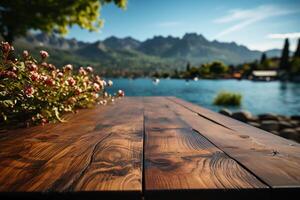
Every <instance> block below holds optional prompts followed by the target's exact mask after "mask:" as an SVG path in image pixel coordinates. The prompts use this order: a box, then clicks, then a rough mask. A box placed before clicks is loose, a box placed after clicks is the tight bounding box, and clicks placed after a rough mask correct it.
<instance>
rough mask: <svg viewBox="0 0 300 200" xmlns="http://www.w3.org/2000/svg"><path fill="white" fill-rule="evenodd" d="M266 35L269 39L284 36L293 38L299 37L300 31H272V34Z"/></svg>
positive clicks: (282, 37)
mask: <svg viewBox="0 0 300 200" xmlns="http://www.w3.org/2000/svg"><path fill="white" fill-rule="evenodd" d="M267 37H268V38H271V39H285V38H290V39H295V38H300V32H295V33H272V34H269V35H268V36H267Z"/></svg>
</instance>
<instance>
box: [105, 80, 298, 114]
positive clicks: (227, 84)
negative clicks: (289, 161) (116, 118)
mask: <svg viewBox="0 0 300 200" xmlns="http://www.w3.org/2000/svg"><path fill="white" fill-rule="evenodd" d="M112 80H113V81H114V86H113V87H112V88H111V89H110V92H115V91H116V90H117V89H118V88H119V89H122V90H124V91H125V94H126V96H176V97H179V98H182V99H185V100H187V101H190V102H193V103H195V104H198V105H201V106H204V107H206V108H209V109H212V110H215V111H218V110H220V109H221V108H222V106H221V107H220V106H215V105H213V104H212V102H213V99H214V97H215V96H216V95H217V93H218V92H219V91H222V90H227V91H233V92H239V93H241V94H242V95H243V101H242V106H241V107H228V108H229V109H230V110H242V109H245V110H249V111H251V112H252V113H254V114H259V113H266V112H272V113H277V114H284V115H296V114H297V115H300V84H299V83H297V84H296V83H281V82H252V81H248V80H242V81H238V80H199V81H185V80H177V79H161V80H160V82H159V83H158V84H157V85H156V84H153V82H152V80H151V79H146V78H141V79H134V80H129V79H112Z"/></svg>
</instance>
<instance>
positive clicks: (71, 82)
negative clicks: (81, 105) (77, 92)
mask: <svg viewBox="0 0 300 200" xmlns="http://www.w3.org/2000/svg"><path fill="white" fill-rule="evenodd" d="M67 81H68V84H69V85H70V86H74V85H75V83H76V81H75V80H74V78H73V77H69V78H68V80H67Z"/></svg>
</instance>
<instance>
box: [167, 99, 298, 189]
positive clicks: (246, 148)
mask: <svg viewBox="0 0 300 200" xmlns="http://www.w3.org/2000/svg"><path fill="white" fill-rule="evenodd" d="M171 102H175V103H171ZM169 105H170V108H171V109H172V110H173V111H174V112H176V113H177V114H178V115H179V116H180V118H181V119H183V120H184V121H185V122H186V123H188V124H189V125H190V126H191V127H192V128H193V129H195V130H197V131H198V132H199V133H200V134H202V135H203V136H205V137H206V138H208V139H209V140H210V141H211V142H213V143H214V144H215V145H217V146H218V147H219V148H220V149H222V150H223V151H224V152H226V153H227V154H228V155H229V156H230V157H232V158H234V159H235V160H237V161H238V162H239V163H241V164H242V165H243V166H245V167H246V168H247V169H249V170H250V171H252V172H253V173H254V174H255V175H256V176H258V177H259V178H260V179H261V180H263V181H264V182H265V183H267V184H268V185H269V186H271V187H272V188H293V187H294V188H299V187H300V170H299V169H300V145H299V144H297V143H295V142H292V141H289V140H286V139H284V138H280V137H278V136H275V135H273V134H271V133H268V132H265V131H260V130H259V129H257V128H252V127H250V126H248V125H245V124H243V123H241V122H237V121H236V120H233V119H230V118H228V117H226V116H220V115H219V114H217V113H214V112H212V111H208V110H206V109H204V108H202V107H199V106H195V105H193V104H191V103H188V102H184V101H183V100H179V99H175V98H171V99H170V104H169ZM188 109H190V110H192V111H193V112H192V111H190V110H188ZM197 113H199V114H200V115H202V116H203V117H201V116H199V115H198V114H197ZM214 121H217V122H218V123H223V126H221V125H219V124H217V123H215V122H214ZM224 126H227V127H228V128H225V127H224ZM274 152H276V153H274ZM297 191H298V192H299V190H298V189H297Z"/></svg>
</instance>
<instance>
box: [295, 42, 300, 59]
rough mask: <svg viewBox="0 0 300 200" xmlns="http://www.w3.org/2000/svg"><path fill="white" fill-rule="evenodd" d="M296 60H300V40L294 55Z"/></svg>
mask: <svg viewBox="0 0 300 200" xmlns="http://www.w3.org/2000/svg"><path fill="white" fill-rule="evenodd" d="M294 58H300V38H299V39H298V45H297V49H296V51H295V54H294Z"/></svg>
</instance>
